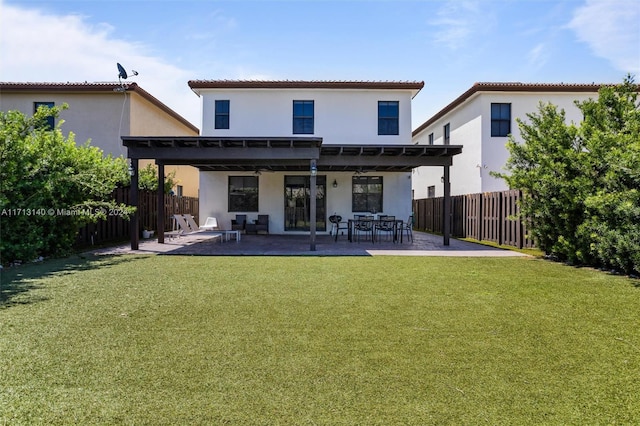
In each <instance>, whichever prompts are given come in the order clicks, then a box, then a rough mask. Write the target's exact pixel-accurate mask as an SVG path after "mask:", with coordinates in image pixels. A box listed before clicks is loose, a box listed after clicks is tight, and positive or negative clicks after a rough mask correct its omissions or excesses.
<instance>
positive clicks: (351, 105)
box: [123, 80, 461, 246]
mask: <svg viewBox="0 0 640 426" xmlns="http://www.w3.org/2000/svg"><path fill="white" fill-rule="evenodd" d="M423 85H424V83H423V82H366V81H246V80H240V81H238V80H196V81H189V86H190V87H191V89H192V90H193V91H194V92H195V93H196V94H197V95H198V96H199V97H200V98H201V100H202V134H201V136H199V137H197V138H178V137H174V138H154V137H130V138H123V143H124V145H125V146H127V148H128V152H129V154H128V155H129V158H131V159H132V164H134V165H135V164H136V163H137V161H138V160H139V159H144V158H153V159H155V160H156V163H157V164H158V165H159V167H160V168H161V169H162V168H163V167H164V166H165V165H170V164H172V165H175V164H189V165H192V166H194V167H197V168H198V169H199V170H200V218H206V217H209V216H212V217H216V218H217V219H218V222H219V223H220V224H221V226H222V227H223V228H226V229H229V228H230V226H231V220H232V219H234V218H235V217H236V215H238V214H241V215H246V216H247V219H248V220H249V221H252V220H255V219H257V217H258V215H259V214H260V215H269V232H270V233H275V234H295V233H309V234H311V235H315V232H316V231H317V232H321V233H323V232H324V233H328V232H329V231H330V226H329V223H328V219H329V216H330V215H332V214H333V213H337V214H338V215H340V216H342V217H343V218H345V219H346V218H350V217H353V215H354V214H358V213H370V212H374V213H378V214H380V213H383V214H387V215H393V216H396V217H397V218H399V219H400V218H403V219H405V220H406V219H407V218H408V217H409V215H410V214H411V170H412V169H413V168H414V167H418V166H427V165H428V166H439V167H438V169H439V170H440V174H442V173H443V168H444V169H447V171H448V167H449V166H450V165H451V162H452V156H453V155H456V154H459V153H460V151H461V147H458V146H453V145H452V146H447V147H443V146H440V147H436V146H416V145H413V144H412V143H411V100H412V98H413V97H414V96H415V95H416V94H417V93H418V92H419V91H420V89H421V88H422V87H423ZM447 175H448V173H447ZM314 182H315V185H314ZM161 225H162V224H159V226H158V229H162V228H163V226H161ZM162 238H163V236H162V235H161V234H160V235H159V239H162ZM132 246H135V242H133V241H132Z"/></svg>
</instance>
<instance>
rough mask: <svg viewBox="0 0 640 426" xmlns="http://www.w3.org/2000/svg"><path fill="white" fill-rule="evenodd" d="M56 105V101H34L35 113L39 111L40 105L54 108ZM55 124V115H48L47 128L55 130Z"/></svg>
mask: <svg viewBox="0 0 640 426" xmlns="http://www.w3.org/2000/svg"><path fill="white" fill-rule="evenodd" d="M54 106H55V103H53V102H34V103H33V113H34V114H35V113H36V112H37V111H38V108H40V107H46V108H53V107H54ZM55 125H56V123H55V117H53V116H50V117H47V121H46V128H45V130H53V128H54V127H55Z"/></svg>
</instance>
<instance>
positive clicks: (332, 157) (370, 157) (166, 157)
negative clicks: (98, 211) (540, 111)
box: [122, 136, 462, 251]
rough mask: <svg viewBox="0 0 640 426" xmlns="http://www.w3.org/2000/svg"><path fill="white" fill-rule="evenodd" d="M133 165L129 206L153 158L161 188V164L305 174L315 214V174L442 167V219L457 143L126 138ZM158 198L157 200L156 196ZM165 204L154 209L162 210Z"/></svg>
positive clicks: (312, 240)
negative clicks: (143, 163) (143, 166)
mask: <svg viewBox="0 0 640 426" xmlns="http://www.w3.org/2000/svg"><path fill="white" fill-rule="evenodd" d="M122 141H123V144H124V145H125V146H126V147H127V150H128V157H129V159H130V161H131V204H132V205H133V206H136V207H137V204H138V163H139V160H141V159H149V160H155V162H156V164H157V166H158V182H159V185H158V187H159V188H162V187H163V186H164V179H165V172H164V169H165V166H167V165H190V166H193V167H196V168H198V169H200V170H201V171H244V172H246V171H261V170H268V171H276V172H308V173H309V176H310V179H311V185H310V188H311V197H310V199H311V205H310V209H311V211H315V210H316V206H315V199H316V194H315V188H316V185H315V183H316V175H317V173H318V172H328V171H340V172H353V173H363V172H372V171H378V172H410V171H411V170H412V169H414V168H416V167H420V166H430V167H442V168H443V185H444V194H445V201H444V203H443V217H445V218H448V217H449V216H450V211H451V199H450V174H449V169H450V166H451V165H452V163H453V156H455V155H457V154H460V153H461V152H462V146H460V145H354V144H345V145H336V144H331V145H323V144H322V139H321V138H313V137H310V138H306V137H298V138H237V137H234V138H218V137H202V136H198V137H153V136H137V137H132V136H124V137H122ZM158 199H159V200H161V197H158ZM162 210H163V206H161V205H159V206H158V211H162ZM138 228H139V224H138V217H137V215H134V216H133V217H132V219H131V249H132V250H138V249H139V244H140V241H139V238H140V237H139V233H138ZM164 229H165V218H164V216H163V215H158V223H157V230H158V243H160V244H163V243H164V242H165V235H164ZM443 230H444V232H443V245H444V246H449V245H450V229H449V221H448V220H445V223H444V227H443ZM307 239H308V244H309V250H310V251H316V249H317V248H316V244H317V233H316V229H315V223H314V222H313V221H312V222H311V229H310V232H309V236H308V237H307Z"/></svg>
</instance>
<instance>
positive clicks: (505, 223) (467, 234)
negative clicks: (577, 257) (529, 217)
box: [413, 190, 534, 248]
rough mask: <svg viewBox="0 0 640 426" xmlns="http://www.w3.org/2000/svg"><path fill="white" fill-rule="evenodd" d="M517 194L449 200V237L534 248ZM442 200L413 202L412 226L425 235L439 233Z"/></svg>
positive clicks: (519, 197)
mask: <svg viewBox="0 0 640 426" xmlns="http://www.w3.org/2000/svg"><path fill="white" fill-rule="evenodd" d="M521 198H522V192H521V191H519V190H510V191H500V192H485V193H482V194H469V195H457V196H453V197H451V216H450V220H451V236H452V237H459V238H473V239H475V240H478V241H491V242H494V243H497V244H502V245H507V246H513V247H518V248H533V247H534V243H533V241H532V240H531V239H529V238H527V236H526V233H527V231H526V228H525V225H524V223H523V221H522V219H520V218H518V217H517V214H518V213H519V212H520V207H519V205H518V203H519V200H520V199H521ZM443 203H444V198H443V197H438V198H422V199H419V200H414V201H413V215H414V226H415V228H416V229H422V230H425V231H427V232H435V233H439V234H441V233H442V229H443V225H444V220H443V217H442V210H443V209H442V207H443Z"/></svg>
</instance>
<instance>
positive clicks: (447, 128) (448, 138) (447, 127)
mask: <svg viewBox="0 0 640 426" xmlns="http://www.w3.org/2000/svg"><path fill="white" fill-rule="evenodd" d="M442 133H443V136H444V144H445V145H449V142H451V124H450V123H447V124H445V125H444V128H443V129H442Z"/></svg>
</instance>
